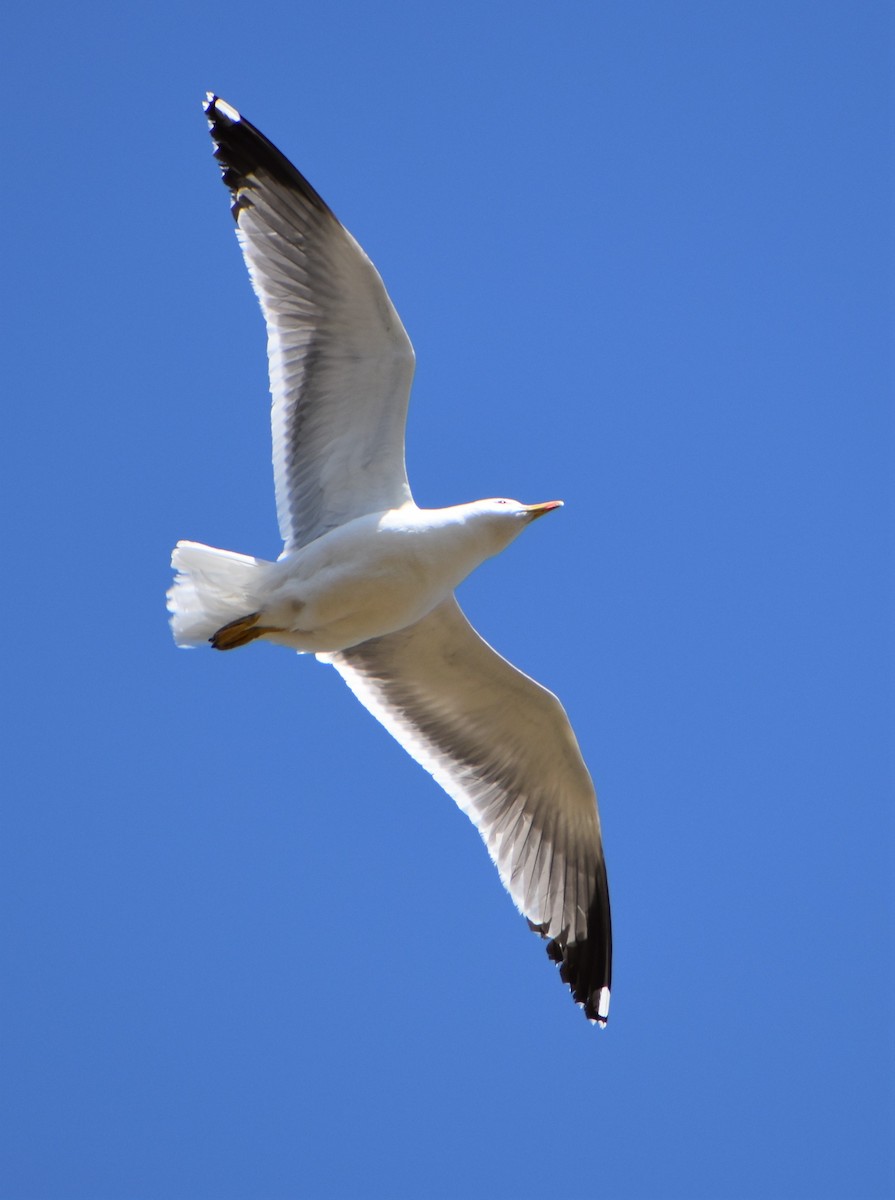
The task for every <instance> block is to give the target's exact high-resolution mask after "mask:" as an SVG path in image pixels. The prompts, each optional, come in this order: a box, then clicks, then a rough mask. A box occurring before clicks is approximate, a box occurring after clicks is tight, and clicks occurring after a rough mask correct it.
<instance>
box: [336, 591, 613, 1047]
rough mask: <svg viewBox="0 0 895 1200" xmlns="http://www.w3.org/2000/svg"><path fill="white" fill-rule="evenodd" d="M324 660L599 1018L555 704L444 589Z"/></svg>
mask: <svg viewBox="0 0 895 1200" xmlns="http://www.w3.org/2000/svg"><path fill="white" fill-rule="evenodd" d="M318 658H320V659H321V660H322V661H324V662H331V663H332V664H333V666H334V667H335V668H336V670H337V671H338V672H339V673H340V674H341V675H342V677H343V678H344V679H345V681H346V683H347V684H348V686H349V687H350V688H351V690H352V691H353V692H354V694H355V695H356V696H357V698H358V699H359V700H360V702H361V703H362V704H364V705H365V706H366V707H367V708H368V709H369V710H370V712H371V713H372V714H373V715H374V716H375V717H376V718H377V719H378V720H379V721H381V722H382V724H383V725H384V726H385V727H386V729H387V730H388V731H389V732H390V733H391V734H392V735H393V736H394V737H395V738H397V740H398V741H399V742H400V743H401V745H402V746H403V747H404V749H405V750H407V752H408V753H409V754H410V755H411V756H412V757H413V758H415V759H416V760H417V762H419V763H421V764H422V766H424V767H425V768H426V770H427V771H429V772H430V773H431V774H432V775H433V776H434V778H435V779H436V781H437V782H438V783H439V784H441V786H442V787H443V788H444V789H445V791H446V792H447V793H448V794H449V795H450V796H451V797H452V798H453V799H454V800H455V801H456V802H457V804H458V805H459V806H460V808H462V809H463V811H464V812H465V813H466V814H467V816H469V817H470V819H471V820H472V821H473V822H474V824H475V825H476V827H477V828H478V830H479V833H480V834H481V835H482V838H483V839H484V841H485V844H486V846H487V847H488V851H489V853H490V855H491V858H492V859H493V861H494V863H495V865H496V866H497V869H498V871H499V872H500V878H501V879H502V881H503V883H504V886H505V887H506V888H507V890H508V891H509V893H510V895H511V896H512V898H513V900H514V901H515V903H516V905H517V907H518V908H519V909H520V911H521V912H522V913H523V914H524V916H526V917H527V918H528V921H529V924H530V926H531V927H532V928H533V929H534V930H535V931H536V932H538V933H540V934H541V936H542V937H544V938H549V939H550V941H549V944H548V947H547V952H548V954H549V955H550V957H551V958H552V959H553V960H554V961H555V962H557V963H559V965H560V972H561V974H562V978H563V979H564V981H565V982H566V983H568V984H569V986H570V987H571V989H572V995H573V997H574V999H575V1000H576V1002H577V1003H579V1004H581V1005H582V1006H583V1007H584V1011H585V1014H586V1016H587V1017H588V1018H589V1019H590V1020H591V1021H598V1022H599V1023H600V1024H601V1025H604V1024H605V1023H606V1017H607V1015H608V1010H609V988H610V984H611V973H612V931H611V922H610V911H609V890H608V885H607V881H606V867H605V863H604V860H603V848H602V841H601V837H600V821H599V816H598V814H597V805H596V795H595V792H594V787H593V783H592V781H591V778H590V775H589V774H588V771H587V767H586V766H585V765H584V761H583V759H582V757H581V751H580V750H579V748H578V743H577V741H576V739H575V735H574V733H573V732H572V727H571V725H570V724H569V720H568V717H567V716H566V713H565V710H564V709H563V707H562V705H561V704H560V702H559V700H557V698H556V697H555V696H554V695H553V694H552V693H551V692H549V691H547V689H546V688H543V687H541V686H540V684H538V683H536V682H535V681H534V680H533V679H530V678H529V677H528V676H527V675H524V674H523V673H522V672H521V671H518V670H517V669H516V668H515V667H514V666H512V665H511V664H510V663H508V662H507V661H506V660H505V659H504V658H501V656H500V655H499V654H497V652H496V651H494V650H493V649H492V648H491V647H490V646H489V645H488V644H487V642H485V641H484V640H483V639H482V638H481V637H479V635H478V634H477V633H476V631H475V630H474V629H473V627H472V626H471V625H470V624H469V622H468V621H467V619H466V617H465V616H464V615H463V613H462V611H461V610H460V606H459V605H458V604H457V601H456V600H455V599H454V598H453V597H451V598H450V599H448V600H446V601H444V602H443V603H442V604H440V605H439V606H438V607H437V608H436V609H434V610H433V611H432V612H431V613H429V614H428V616H426V617H424V618H423V619H422V620H421V621H418V622H417V623H416V624H415V625H412V626H409V627H408V628H407V629H403V630H400V631H399V632H398V633H392V634H388V635H386V636H384V637H380V638H374V639H372V640H371V641H368V642H364V643H363V644H361V645H359V646H355V647H353V648H351V649H349V650H345V651H341V652H340V653H337V654H328V655H318Z"/></svg>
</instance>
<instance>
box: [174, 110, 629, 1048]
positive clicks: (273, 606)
mask: <svg viewBox="0 0 895 1200" xmlns="http://www.w3.org/2000/svg"><path fill="white" fill-rule="evenodd" d="M203 107H204V110H205V114H206V116H207V118H208V124H209V128H210V132H211V137H212V140H213V142H214V154H215V157H216V158H217V160H218V163H219V165H220V168H221V173H222V176H223V181H224V183H225V185H226V186H227V188H228V189H229V192H230V197H231V211H232V213H233V216H234V218H235V220H236V234H237V237H238V239H239V244H240V247H241V249H242V253H243V257H244V259H245V263H246V266H247V267H248V271H249V275H250V277H251V281H252V286H253V287H254V290H255V293H256V295H257V297H258V300H259V302H260V304H261V309H262V311H263V314H264V318H265V321H266V323H267V339H268V340H267V353H268V360H269V373H270V391H271V396H272V405H271V424H272V432H273V466H274V482H275V488H276V499H277V515H278V519H279V525H280V532H281V535H282V538H283V543H284V546H283V552H282V554H281V555H280V557H279V558H278V559H277V561H276V562H270V561H266V560H264V559H259V558H253V557H251V556H249V555H245V554H237V553H235V552H233V551H228V550H219V549H216V548H214V547H211V546H205V545H202V544H200V543H198V542H189V541H181V542H178V543H177V546H176V547H175V549H174V553H173V556H172V566H173V567H174V568H175V570H176V576H175V580H174V584H173V586H172V587H171V589H170V590H169V592H168V594H167V598H168V609H169V611H170V613H171V626H172V631H173V634H174V639H175V642H176V643H177V644H178V645H179V646H200V645H208V644H210V645H211V646H213V647H214V648H215V649H216V650H233V649H236V648H237V647H239V646H244V645H247V644H248V643H250V642H253V641H255V640H257V639H263V640H266V641H268V642H273V643H275V644H278V645H282V646H288V647H290V648H291V649H293V650H296V651H298V652H299V653H302V654H314V655H316V657H317V658H318V660H320V661H321V662H324V663H330V664H331V665H332V666H334V667H335V669H336V670H337V671H338V672H339V674H340V675H341V676H342V678H343V679H344V680H345V682H346V683H347V684H348V686H349V688H350V689H351V690H352V691H353V692H354V694H355V696H357V698H358V700H360V702H361V704H363V705H365V707H366V708H367V709H369V711H370V712H371V713H372V714H373V716H374V717H376V718H377V720H379V721H380V722H381V723H382V724H383V725H384V726H385V728H386V729H387V730H388V731H389V733H391V734H392V735H393V736H394V737H395V738H396V739H397V741H398V742H399V743H400V744H401V745H402V746H403V747H404V749H405V750H406V751H407V752H408V754H410V755H411V756H412V757H413V758H414V759H416V761H417V762H419V763H420V764H421V765H422V766H423V767H424V768H425V769H426V770H427V771H429V773H430V774H431V775H432V776H433V777H434V779H435V780H436V782H437V783H439V784H440V785H441V787H442V788H444V790H445V791H446V792H447V793H448V795H449V796H451V797H452V799H453V800H455V801H456V803H457V804H458V805H459V807H460V808H461V809H462V810H463V812H465V813H466V815H467V816H468V817H469V818H470V819H471V820H472V822H473V824H474V825H475V826H476V828H477V829H478V831H479V833H480V834H481V836H482V838H483V840H484V842H485V845H486V846H487V848H488V852H489V854H490V856H491V858H492V860H493V862H494V864H495V866H496V867H497V870H498V872H499V874H500V878H501V880H502V882H503V884H504V887H505V888H506V889H507V891H508V892H509V893H510V896H511V898H512V899H513V901H514V902H515V904H516V906H517V908H518V909H519V910H520V912H521V913H522V915H523V916H525V917H526V918H527V920H528V924H529V926H530V928H531V929H532V930H534V931H535V932H536V933H538V934H540V936H541V937H542V938H544V939H545V940H546V941H547V947H546V949H547V953H548V955H549V957H550V959H552V960H553V961H554V962H555V963H557V964H558V966H559V971H560V975H561V978H562V980H563V981H564V982H565V983H566V984H567V985H568V986H569V988H570V989H571V993H572V997H573V999H574V1001H575V1002H576V1003H577V1004H578V1005H579V1006H580V1007H581V1008H582V1009H583V1011H584V1014H585V1016H586V1017H587V1018H588V1020H589V1021H590V1022H591V1023H592V1024H598V1025H600V1026H605V1024H606V1021H607V1018H608V1014H609V989H610V983H611V973H612V932H611V924H610V912H609V889H608V884H607V879H606V866H605V862H604V857H603V845H602V837H601V832H600V819H599V815H598V812H597V801H596V793H595V791H594V785H593V782H592V781H591V777H590V775H589V773H588V770H587V767H586V766H585V764H584V760H583V758H582V756H581V751H580V749H579V747H578V742H577V741H576V739H575V734H574V733H573V731H572V727H571V725H570V723H569V719H568V717H567V716H566V713H565V710H564V709H563V707H562V705H561V704H560V702H559V700H558V699H557V698H556V696H554V695H553V694H552V693H551V692H549V691H547V689H546V688H544V687H542V686H541V685H540V684H539V683H536V682H535V681H534V680H533V679H530V678H529V677H528V676H527V675H524V674H523V673H522V672H521V671H519V670H517V669H516V668H515V667H514V666H512V665H511V664H510V663H509V662H507V661H506V659H504V658H502V657H501V656H500V655H499V654H498V653H497V652H496V651H495V650H493V649H492V648H491V646H489V645H488V644H487V642H485V641H484V640H483V639H482V638H481V637H480V636H479V635H478V634H477V633H476V631H475V629H474V628H473V627H472V625H471V624H470V623H469V621H468V620H467V619H466V617H465V616H464V615H463V612H462V611H461V609H460V606H459V604H458V603H457V600H456V599H455V596H454V590H455V588H456V587H457V586H458V585H459V584H460V583H461V582H462V581H463V580H464V579H465V578H466V576H467V575H469V574H470V572H471V571H473V570H474V569H475V568H476V567H477V566H479V564H480V563H482V562H483V561H484V560H485V559H487V558H490V557H492V556H493V555H495V554H498V553H499V552H500V551H501V550H503V549H505V548H506V547H507V546H508V545H509V544H510V542H512V541H513V540H514V539H515V538H516V537H518V535H519V534H520V533H521V532H522V530H523V529H525V528H526V527H527V526H528V525H530V524H531V522H532V521H534V520H537V519H538V518H540V517H542V516H544V515H545V514H546V513H548V512H552V511H554V510H555V509H557V508H559V507H561V504H562V502H561V501H559V500H551V501H546V502H544V503H541V504H520V503H519V502H518V501H516V500H509V499H489V500H476V501H474V502H472V503H469V504H458V505H455V506H452V507H449V508H436V509H427V508H419V507H418V506H417V505H416V504H415V503H414V501H413V497H412V495H411V492H410V486H409V484H408V482H407V473H406V470H405V466H404V425H405V419H406V415H407V405H408V400H409V396H410V385H411V380H412V377H413V369H414V353H413V348H412V346H411V344H410V339H409V338H408V336H407V333H406V332H405V330H404V326H403V325H402V324H401V320H400V318H399V316H398V314H397V312H396V311H395V308H394V306H393V304H392V302H391V300H390V299H389V296H388V293H387V292H386V290H385V286H384V285H383V282H382V280H381V278H380V276H379V274H378V272H377V270H376V268H375V267H374V266H373V264H372V262H371V261H370V259H369V258H368V257H367V256H366V254H365V253H364V251H363V250H362V249H361V247H360V246H359V245H358V243H357V242H356V241H355V240H354V238H353V237H352V236H351V234H350V233H349V232H348V231H347V230H346V229H345V228H344V226H343V225H341V224H340V223H339V221H338V220H337V219H336V217H335V216H334V214H333V213H332V211H331V210H330V209H329V207H328V206H327V205H326V204H325V203H324V201H323V200H322V199H321V198H320V196H319V195H318V194H317V192H316V191H315V190H314V188H313V187H311V185H310V184H309V183H308V181H307V180H306V179H305V178H304V176H303V175H301V174H300V173H299V172H298V171H297V170H296V168H295V167H294V166H293V165H292V163H291V162H289V160H288V159H287V158H285V157H284V155H283V154H281V153H280V151H279V150H278V149H277V148H276V147H275V146H274V145H273V144H272V143H271V142H270V141H268V139H267V138H266V137H265V136H264V135H263V134H262V133H261V132H260V131H259V130H257V129H256V128H255V127H254V126H253V125H251V124H250V123H249V122H248V121H247V120H246V119H245V118H244V117H243V116H241V114H240V113H239V112H237V111H236V109H235V108H233V107H232V106H231V105H229V104H227V103H226V102H225V101H224V100H222V99H221V98H220V97H218V96H216V95H214V94H212V93H210V92H209V93H208V94H207V98H206V101H205V103H204V105H203Z"/></svg>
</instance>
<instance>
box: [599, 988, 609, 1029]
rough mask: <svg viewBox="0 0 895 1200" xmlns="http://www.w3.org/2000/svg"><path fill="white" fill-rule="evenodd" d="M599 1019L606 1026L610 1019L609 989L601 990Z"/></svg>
mask: <svg viewBox="0 0 895 1200" xmlns="http://www.w3.org/2000/svg"><path fill="white" fill-rule="evenodd" d="M597 1017H598V1018H599V1020H600V1021H601V1022H602V1024H604V1025H605V1024H606V1021H607V1019H608V1017H609V988H600V1002H599V1004H598V1005H597Z"/></svg>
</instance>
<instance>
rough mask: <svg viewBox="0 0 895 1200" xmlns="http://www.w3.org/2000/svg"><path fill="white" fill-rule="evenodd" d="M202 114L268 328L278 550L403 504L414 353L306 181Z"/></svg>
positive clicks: (219, 115)
mask: <svg viewBox="0 0 895 1200" xmlns="http://www.w3.org/2000/svg"><path fill="white" fill-rule="evenodd" d="M205 112H206V114H207V116H208V123H209V127H210V129H211V136H212V138H213V139H214V143H215V157H216V158H217V159H218V160H219V162H220V164H221V171H222V175H223V179H224V183H225V184H226V185H227V187H228V188H229V189H230V194H231V196H232V198H233V204H232V211H233V216H234V217H235V219H236V227H237V236H238V237H239V244H240V246H241V247H242V253H243V256H244V258H245V261H246V266H247V267H248V269H249V275H250V276H251V279H252V286H253V287H254V289H255V292H256V294H257V296H258V299H259V301H260V302H261V308H262V311H263V312H264V318H265V320H266V321H267V353H268V358H269V365H270V391H271V395H272V397H273V405H272V408H271V425H272V431H273V463H274V481H275V484H276V495H277V515H278V517H279V522H280V532H281V534H282V536H283V541H284V542H285V551H287V552H288V551H290V550H295V549H298V548H299V547H300V546H304V545H307V543H308V542H311V541H313V540H314V539H315V538H317V537H319V536H320V535H321V534H323V533H326V532H327V531H328V530H330V529H334V528H336V527H338V526H339V525H343V524H344V523H345V522H346V521H350V520H351V519H352V518H353V517H358V516H362V515H363V514H364V513H369V512H378V511H380V510H382V509H386V508H395V507H397V506H398V505H400V504H402V503H404V501H406V500H408V499H410V488H409V486H408V483H407V474H406V471H405V468H404V424H405V420H406V416H407V401H408V398H409V394H410V384H411V380H412V378H413V364H414V357H413V347H412V346H411V344H410V339H409V338H408V337H407V334H406V332H405V331H404V326H403V325H402V324H401V320H400V318H399V316H398V314H397V313H396V312H395V309H394V306H393V305H392V302H391V300H390V299H389V297H388V293H387V292H386V290H385V287H384V286H383V283H382V280H381V279H380V277H379V274H378V272H377V270H376V268H375V267H374V266H373V264H372V263H371V262H370V260H369V258H367V256H366V254H364V252H363V250H362V249H361V248H360V246H359V245H358V244H357V242H356V241H355V240H354V238H353V237H352V236H351V234H350V233H348V231H347V230H346V229H344V228H343V227H342V225H340V224H339V222H338V221H337V220H336V218H335V217H334V216H333V214H332V212H331V211H330V210H329V208H328V207H327V206H326V204H325V203H324V202H323V200H321V198H320V197H319V196H318V195H317V193H316V192H315V191H314V189H313V188H312V187H311V185H310V184H309V183H308V182H307V180H306V179H305V178H304V177H303V176H302V175H301V174H300V173H299V172H298V171H297V170H296V169H295V167H293V165H292V164H291V163H290V162H289V160H288V159H287V158H285V157H284V156H283V155H282V154H281V153H280V151H279V150H277V148H276V147H275V146H274V145H273V144H272V143H271V142H269V141H268V140H267V138H266V137H265V136H264V135H263V134H262V133H260V132H259V131H258V130H257V129H255V127H254V126H253V125H251V124H250V123H249V122H248V121H246V120H245V118H244V117H242V116H241V115H240V114H239V113H238V112H237V111H236V110H235V109H233V108H231V107H230V105H229V104H227V103H225V102H224V101H223V100H221V99H219V98H218V97H217V96H214V95H212V94H211V93H209V95H208V99H207V102H206V104H205Z"/></svg>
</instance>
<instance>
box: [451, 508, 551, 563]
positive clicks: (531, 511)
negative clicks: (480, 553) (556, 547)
mask: <svg viewBox="0 0 895 1200" xmlns="http://www.w3.org/2000/svg"><path fill="white" fill-rule="evenodd" d="M562 503H563V502H562V500H545V501H544V502H543V503H541V504H522V503H520V502H519V501H518V500H507V499H505V498H502V497H501V498H499V499H498V498H495V499H492V500H477V501H476V502H475V503H474V504H470V505H469V506H468V510H469V511H468V517H469V518H471V519H472V521H473V522H474V523H475V524H476V525H477V526H478V528H479V529H480V530H481V532H482V533H483V534H484V535H485V537H486V538H487V540H488V541H489V542H490V543H491V545H492V546H493V549H491V551H490V552H491V554H497V553H498V552H499V551H501V550H503V549H504V547H505V546H508V545H509V544H510V542H512V541H513V540H514V538H517V537H518V536H519V534H520V533H521V532H522V530H523V529H524V528H525V527H526V526H527V525H530V524H531V523H532V521H536V520H537V519H538V517H543V516H544V514H545V513H548V512H552V511H553V509H554V508H562Z"/></svg>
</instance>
